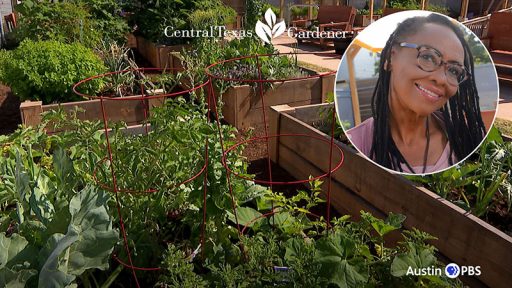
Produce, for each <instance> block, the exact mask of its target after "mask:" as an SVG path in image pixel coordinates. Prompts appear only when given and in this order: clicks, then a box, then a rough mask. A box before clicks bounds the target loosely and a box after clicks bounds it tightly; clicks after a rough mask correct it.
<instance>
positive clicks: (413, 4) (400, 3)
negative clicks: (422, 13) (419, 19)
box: [387, 0, 449, 15]
mask: <svg viewBox="0 0 512 288" xmlns="http://www.w3.org/2000/svg"><path fill="white" fill-rule="evenodd" d="M387 7H390V8H398V9H405V10H420V9H421V1H418V0H391V1H388V2H387ZM426 10H428V11H432V12H437V13H441V14H445V15H448V13H449V11H448V8H447V7H446V6H439V5H427V7H426Z"/></svg>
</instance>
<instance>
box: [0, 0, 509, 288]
mask: <svg viewBox="0 0 512 288" xmlns="http://www.w3.org/2000/svg"><path fill="white" fill-rule="evenodd" d="M248 2H250V5H249V4H248V10H247V15H246V17H247V19H246V23H255V21H256V20H257V19H259V17H261V15H262V11H260V8H261V7H263V3H262V1H259V0H252V1H248ZM123 3H124V4H123V5H120V4H118V1H78V0H77V1H63V2H57V3H50V2H38V1H23V4H20V5H18V8H17V10H18V12H19V13H20V22H19V27H18V28H17V30H16V34H15V39H17V41H18V42H19V43H17V44H16V43H15V44H13V47H12V49H10V50H0V82H1V83H3V84H6V85H7V86H9V87H10V88H11V89H12V92H13V93H14V94H15V95H16V96H17V97H19V98H20V99H21V100H23V101H24V100H29V101H30V102H23V103H22V107H21V114H22V121H23V123H24V125H20V127H18V129H17V130H16V131H14V132H13V133H10V134H8V135H2V136H0V147H1V149H2V150H1V153H2V157H1V158H0V246H1V247H2V249H0V259H1V260H0V286H1V287H150V286H154V287H276V286H277V287H306V286H310V287H463V285H466V284H468V283H469V285H475V286H476V287H478V285H481V284H482V283H484V284H486V285H490V286H494V287H505V286H500V285H505V282H500V281H501V280H503V279H505V280H506V279H507V277H508V280H510V279H509V278H510V275H511V274H507V275H498V276H496V275H494V274H492V272H489V269H494V267H491V268H488V267H483V268H482V269H483V270H484V273H485V272H488V275H491V276H488V275H487V277H485V275H484V276H483V277H482V279H476V278H474V279H470V278H463V279H462V281H461V280H458V279H449V278H448V277H446V276H445V274H444V273H442V274H441V275H437V276H428V275H418V276H415V275H407V272H408V270H409V268H412V269H415V270H418V271H420V270H421V269H427V268H428V269H435V268H440V269H444V264H446V263H449V262H446V261H447V260H446V259H445V258H444V257H447V258H448V260H454V259H453V257H450V256H451V255H447V254H446V252H445V250H444V249H445V248H444V246H443V245H440V244H439V242H440V241H443V242H447V243H448V242H449V239H448V238H449V236H447V235H445V234H443V235H436V234H434V233H431V232H430V231H432V230H431V229H430V227H429V226H427V225H424V224H422V221H418V220H417V216H416V215H417V214H416V213H412V212H411V213H409V212H408V211H409V210H410V207H405V208H403V207H402V208H396V207H393V206H392V205H387V204H386V205H383V206H378V204H376V203H373V202H372V201H373V200H372V199H377V198H378V193H384V192H386V191H382V192H378V191H375V193H372V195H373V196H372V197H377V198H371V197H370V198H366V200H364V199H363V200H360V199H359V198H357V199H356V198H354V195H356V194H361V195H363V194H364V193H367V192H365V191H366V190H365V189H363V188H364V187H365V185H366V184H364V183H362V184H361V183H356V184H354V183H352V182H351V180H350V179H347V177H348V178H350V177H354V179H355V178H357V176H352V174H351V173H356V174H357V173H360V174H361V175H363V174H364V171H362V170H365V169H369V171H371V169H375V168H365V167H367V166H360V168H361V167H362V168H361V171H355V172H354V169H353V168H351V165H354V164H353V163H354V162H352V161H353V160H352V159H354V157H359V156H357V155H356V154H355V152H353V150H351V148H350V147H348V146H346V145H344V144H342V143H340V142H339V140H343V135H342V133H340V126H339V125H340V124H339V123H338V122H337V121H336V119H335V116H334V111H333V109H332V108H329V107H331V106H329V104H322V105H323V107H324V106H325V105H327V106H325V107H327V108H325V107H324V108H322V109H320V110H318V109H315V112H314V113H313V112H307V113H306V114H307V115H309V116H308V117H310V118H311V117H312V116H311V115H314V117H313V118H315V120H314V121H312V122H314V125H315V126H317V127H318V128H320V129H321V130H323V131H324V132H325V133H322V134H312V133H310V132H309V131H306V130H298V131H297V130H293V129H292V130H290V131H285V130H284V128H282V127H284V126H282V125H284V123H285V122H286V121H287V120H284V118H286V117H288V116H276V115H277V114H275V113H274V112H273V111H275V110H276V109H278V108H276V107H281V108H282V107H283V104H286V105H289V106H294V107H295V106H303V105H311V104H315V105H319V104H321V103H322V102H329V98H332V95H331V94H332V93H329V92H330V90H329V89H330V88H329V89H327V88H326V87H331V88H332V86H334V80H333V77H331V76H332V75H333V74H334V73H335V72H323V73H318V72H315V71H311V70H308V69H305V68H302V67H301V65H300V63H299V62H298V61H297V53H289V54H279V53H277V52H278V51H277V50H276V49H275V48H274V47H273V46H272V45H263V44H262V43H261V41H259V39H257V38H254V37H246V38H243V39H232V40H230V41H227V40H225V39H216V38H213V39H195V40H190V41H189V39H169V38H164V37H163V36H162V30H163V29H164V28H162V26H161V25H164V26H163V27H165V26H169V25H170V26H174V27H175V28H179V29H186V28H198V29H199V28H201V27H202V23H205V21H206V20H208V21H207V23H208V26H209V25H217V24H227V23H232V22H233V21H234V20H233V19H234V18H235V12H234V11H233V10H232V9H230V8H228V7H226V6H224V5H223V4H222V2H221V1H200V0H199V1H161V0H160V1H144V3H143V2H142V1H124V2H123ZM251 11H252V12H251ZM49 15H62V17H58V18H59V19H62V21H61V22H59V23H54V22H53V21H51V20H50V19H51V18H52V17H49ZM55 17H56V16H55ZM251 21H252V22H251ZM156 24H157V25H156ZM133 25H137V26H138V29H137V30H136V31H135V34H137V36H138V37H144V38H145V39H146V40H147V41H151V42H152V43H154V44H155V47H156V46H157V45H166V47H168V50H166V51H167V52H165V53H164V54H162V55H160V56H158V57H159V58H158V59H164V58H165V60H162V61H160V60H159V63H161V64H162V65H161V67H156V68H149V67H144V68H141V67H139V65H142V66H146V65H144V64H145V62H144V60H143V59H141V58H140V55H138V54H134V53H133V51H132V50H131V49H128V48H126V47H124V46H123V42H124V41H125V34H126V33H127V32H129V27H130V26H131V27H133ZM102 39H103V40H105V41H102ZM64 42H66V43H64ZM173 45H179V48H173V47H172V46H173ZM183 45H185V46H183ZM158 47H160V48H161V50H162V49H163V48H162V47H163V46H158ZM169 47H170V48H169ZM169 49H170V50H169ZM169 51H172V52H169ZM141 54H142V53H141ZM164 56H165V57H164ZM162 57H164V58H162ZM169 59H171V60H169ZM172 59H174V60H172ZM148 60H149V59H148ZM169 63H172V65H169ZM154 66H159V65H154ZM169 66H172V67H169ZM294 83H295V84H294ZM293 85H297V86H293ZM240 87H242V88H240ZM299 90H302V91H299ZM300 93H302V94H300ZM298 95H300V96H298ZM331 100H332V99H331ZM275 105H280V106H275ZM271 106H275V107H271ZM24 107H25V108H24ZM305 107H313V106H305ZM288 108H290V107H288ZM293 109H296V110H294V112H293V113H295V114H294V115H296V116H297V115H300V114H301V113H302V112H300V111H302V110H301V109H302V108H301V107H297V108H293ZM308 109H309V108H308ZM235 111H236V113H238V114H234V113H235ZM308 111H313V110H311V109H310V110H308ZM290 113H291V112H290ZM306 114H303V115H306ZM233 115H236V116H233ZM283 117H284V118H283ZM301 129H302V128H301ZM280 143H285V146H286V147H283V146H281V144H280ZM286 143H288V144H286ZM294 145H295V146H294ZM308 145H311V146H308ZM291 147H298V148H296V150H293V149H294V148H291ZM301 147H302V148H301ZM304 147H306V148H304ZM316 147H319V148H316ZM313 149H314V150H313ZM510 150H511V147H510V142H505V141H503V139H502V137H501V136H500V133H499V131H498V130H492V131H491V135H490V137H489V138H488V139H487V141H486V142H485V143H484V145H483V146H482V147H481V148H480V151H479V153H478V155H476V156H474V157H473V159H470V160H468V161H467V162H466V163H465V164H464V165H462V166H460V167H457V168H453V169H450V170H447V171H445V172H443V173H440V174H435V175H433V176H429V177H414V178H411V179H409V180H412V181H416V182H417V183H422V184H423V185H425V187H427V188H428V189H431V190H432V191H434V192H436V193H438V194H439V196H440V197H443V198H445V199H448V200H450V201H452V202H453V203H455V205H457V206H459V207H461V209H464V210H465V211H468V213H472V214H473V215H475V216H477V217H480V218H482V219H484V220H489V221H490V223H491V224H492V225H494V226H496V227H498V228H499V229H501V230H502V231H499V232H497V233H498V234H497V235H498V236H496V237H501V238H500V239H501V240H500V241H502V242H500V243H505V244H503V246H500V248H499V249H498V252H499V253H504V255H505V256H506V253H507V252H510V249H512V240H510V239H511V237H510V236H511V227H510V223H511V222H510V219H511V212H510V209H511V206H512V205H511V204H512V188H511V187H512V186H511V184H510V177H511V176H510V169H511V163H512V162H511V159H512V158H511V157H512V156H511V155H510ZM249 151H252V152H250V153H249ZM293 153H295V154H297V155H306V154H316V156H315V158H314V160H311V161H312V162H311V161H310V162H308V161H305V162H304V164H298V163H299V162H296V161H295V160H289V159H292V158H289V157H291V156H289V155H295V154H293ZM287 155H288V156H287ZM287 159H288V160H287ZM259 160H261V161H259ZM317 160H318V161H320V162H321V164H319V165H316V163H315V161H317ZM287 161H288V162H287ZM301 161H302V160H301ZM257 162H258V163H260V164H261V163H262V164H261V165H258V164H257ZM301 163H302V162H301ZM315 165H316V166H315ZM365 165H371V164H368V163H366V164H365ZM294 167H298V168H294ZM354 167H356V166H354ZM357 167H359V166H357ZM355 170H357V169H355ZM297 171H298V172H297ZM379 173H380V174H378V175H384V176H379V177H383V178H382V179H381V180H383V181H385V182H386V183H388V184H385V185H384V186H385V187H390V186H393V185H395V184H394V183H395V182H393V181H400V184H396V185H398V186H397V187H405V186H400V185H408V186H410V187H412V183H411V182H409V180H403V179H401V178H399V177H398V176H394V175H391V174H389V173H387V172H385V171H380V172H379ZM284 174H286V176H283V175H284ZM340 175H341V177H342V179H345V180H342V181H340V180H339V177H340ZM343 175H345V176H343ZM347 175H349V176H347ZM343 177H345V178H343ZM395 179H400V180H395ZM344 181H345V182H344ZM365 181H366V180H365ZM370 182H371V183H374V181H371V180H368V183H370ZM340 183H341V184H340ZM389 183H391V184H389ZM403 183H406V184H403ZM339 186H341V187H343V189H344V190H343V191H345V192H343V193H342V192H339V191H338V190H337V189H338V187H339ZM361 187H363V188H361ZM372 187H374V186H372ZM425 190H426V189H425ZM347 191H348V192H347ZM361 191H363V192H361ZM390 193H394V192H390ZM428 193H432V192H430V191H428ZM393 195H395V194H393ZM363 196H364V195H363ZM363 198H364V197H363ZM354 199H356V200H354ZM368 199H370V200H368ZM375 202H379V200H375ZM391 202H392V200H389V203H391ZM404 205H405V204H404ZM450 205H451V204H450ZM455 205H452V206H455ZM448 206H449V205H448ZM372 207H377V208H378V209H373V208H372ZM387 207H392V208H390V209H388V210H386V208H387ZM450 207H451V206H450ZM395 208H396V209H395ZM443 209H446V208H443ZM443 211H444V210H443ZM433 213H435V211H434V212H433ZM461 215H462V214H461ZM409 217H411V219H409ZM457 217H459V216H457ZM471 217H473V216H471ZM474 218H476V217H474ZM482 222H483V221H482ZM411 223H414V225H411ZM416 223H418V224H417V225H416ZM425 223H430V222H429V221H428V219H427V220H425ZM439 225H443V224H442V223H440V224H439ZM443 227H445V226H443ZM475 227H476V226H475ZM478 229H480V228H478ZM441 230H442V229H441ZM496 230H497V229H496ZM425 231H427V232H429V233H430V234H429V233H427V232H425ZM477 232H478V231H477ZM431 234H432V235H431ZM448 235H449V234H448ZM485 235H487V234H485ZM493 235H494V234H493ZM460 236H461V237H458V238H457V239H459V238H464V235H460ZM492 237H495V236H492ZM438 238H439V240H438ZM455 238H456V237H455ZM492 243H494V242H492ZM436 247H441V248H439V249H438V248H436ZM491 248H492V247H491ZM500 249H503V250H500ZM486 251H487V250H486ZM475 253H477V252H475ZM477 255H478V253H477ZM483 256H484V255H482V257H483ZM502 256H503V255H502ZM486 257H487V256H486ZM471 259H473V258H471ZM492 259H494V258H492ZM498 259H503V258H498ZM456 260H457V261H465V260H460V259H456ZM470 261H473V260H470ZM491 261H493V260H491ZM500 261H501V260H500ZM505 261H510V259H508V260H503V263H494V264H496V265H498V266H499V265H503V266H505V268H503V270H499V271H500V272H503V271H504V273H507V272H510V271H509V270H507V269H508V268H506V266H507V262H505ZM486 263H487V262H486ZM459 264H468V265H480V264H479V263H478V262H476V263H475V262H468V263H459ZM508 266H510V265H508ZM485 269H488V270H485ZM496 279H497V280H496ZM463 281H464V284H463ZM474 283H475V284H474ZM508 283H509V282H508Z"/></svg>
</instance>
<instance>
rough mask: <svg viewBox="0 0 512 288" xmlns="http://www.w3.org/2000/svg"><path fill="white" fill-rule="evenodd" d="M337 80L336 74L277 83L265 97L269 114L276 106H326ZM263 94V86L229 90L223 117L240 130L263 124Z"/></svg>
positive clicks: (236, 87) (224, 98)
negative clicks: (324, 104)
mask: <svg viewBox="0 0 512 288" xmlns="http://www.w3.org/2000/svg"><path fill="white" fill-rule="evenodd" d="M334 81H335V75H328V76H322V77H316V78H310V79H303V80H291V81H286V82H282V83H274V85H273V86H274V87H273V89H268V90H266V91H264V94H263V97H264V102H265V112H266V113H267V115H268V113H269V107H270V106H274V105H281V104H288V105H289V106H303V105H308V104H317V103H323V102H325V100H326V98H327V93H328V92H332V91H333V90H332V89H333V87H334ZM259 93H260V92H259V87H258V88H252V87H251V86H249V85H241V86H235V87H231V88H229V89H228V90H227V91H226V92H225V93H224V94H223V95H222V100H223V102H224V107H223V108H222V114H223V116H224V119H225V120H226V122H228V123H229V124H231V125H233V126H235V127H236V128H238V129H245V128H249V127H254V126H257V125H260V124H262V123H263V111H262V110H263V109H262V108H263V106H262V101H261V96H260V94H259ZM267 117H268V116H267ZM267 122H268V120H267Z"/></svg>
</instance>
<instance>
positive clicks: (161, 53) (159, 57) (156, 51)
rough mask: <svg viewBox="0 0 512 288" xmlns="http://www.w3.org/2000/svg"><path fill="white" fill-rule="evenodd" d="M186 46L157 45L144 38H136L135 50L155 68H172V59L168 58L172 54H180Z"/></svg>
mask: <svg viewBox="0 0 512 288" xmlns="http://www.w3.org/2000/svg"><path fill="white" fill-rule="evenodd" d="M187 47H188V45H173V46H166V45H159V44H155V43H153V42H151V41H149V40H147V39H145V38H144V37H141V36H137V50H138V51H139V53H140V54H141V55H142V57H144V58H145V59H146V60H148V61H149V63H151V65H153V66H154V67H156V68H174V65H173V61H172V60H173V59H172V57H171V56H170V55H171V54H172V53H174V52H181V51H183V49H185V48H187Z"/></svg>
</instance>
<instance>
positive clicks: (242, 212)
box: [228, 207, 262, 227]
mask: <svg viewBox="0 0 512 288" xmlns="http://www.w3.org/2000/svg"><path fill="white" fill-rule="evenodd" d="M236 215H237V217H238V223H239V224H240V225H244V226H248V227H252V226H253V225H254V224H255V223H258V222H260V221H261V216H262V214H261V213H260V212H258V211H256V210H254V209H253V208H250V207H238V208H237V209H236ZM228 218H229V220H231V221H233V222H235V223H236V219H235V215H234V214H233V213H231V212H228Z"/></svg>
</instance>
